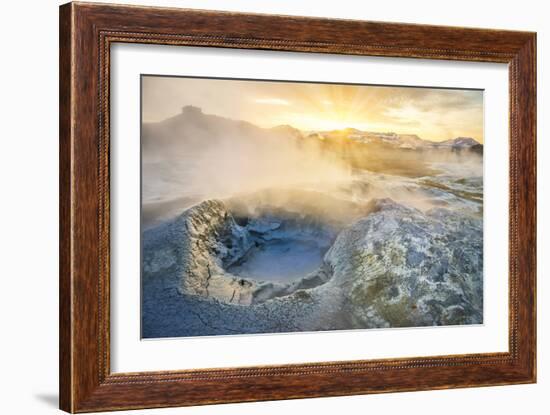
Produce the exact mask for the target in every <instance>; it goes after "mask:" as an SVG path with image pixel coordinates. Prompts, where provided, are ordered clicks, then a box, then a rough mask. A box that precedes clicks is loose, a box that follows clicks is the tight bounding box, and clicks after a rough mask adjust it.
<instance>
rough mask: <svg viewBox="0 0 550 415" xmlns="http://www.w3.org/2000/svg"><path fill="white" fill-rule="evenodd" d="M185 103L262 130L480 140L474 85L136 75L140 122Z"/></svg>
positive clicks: (477, 94)
mask: <svg viewBox="0 0 550 415" xmlns="http://www.w3.org/2000/svg"><path fill="white" fill-rule="evenodd" d="M184 105H194V106H198V107H201V108H202V109H203V111H204V112H205V113H207V114H215V115H219V116H222V117H227V118H232V119H239V120H245V121H249V122H251V123H253V124H256V125H258V126H260V127H266V128H269V127H274V126H277V125H282V124H288V125H292V126H293V127H295V128H299V129H301V130H304V131H310V130H317V131H319V130H334V129H343V128H348V127H351V128H357V129H359V130H364V131H376V132H395V133H398V134H417V135H418V136H420V137H421V138H424V139H427V140H432V141H443V140H447V139H450V138H456V137H459V136H463V137H472V138H474V139H476V140H477V141H478V142H480V143H483V91H480V90H456V89H455V90H452V89H439V88H414V87H393V86H371V85H342V84H318V83H296V82H266V81H238V80H223V79H203V78H180V77H163V76H143V77H142V111H143V113H142V116H143V121H144V122H156V121H162V120H164V119H166V118H169V117H171V116H174V115H176V114H178V113H179V112H180V109H181V107H182V106H184Z"/></svg>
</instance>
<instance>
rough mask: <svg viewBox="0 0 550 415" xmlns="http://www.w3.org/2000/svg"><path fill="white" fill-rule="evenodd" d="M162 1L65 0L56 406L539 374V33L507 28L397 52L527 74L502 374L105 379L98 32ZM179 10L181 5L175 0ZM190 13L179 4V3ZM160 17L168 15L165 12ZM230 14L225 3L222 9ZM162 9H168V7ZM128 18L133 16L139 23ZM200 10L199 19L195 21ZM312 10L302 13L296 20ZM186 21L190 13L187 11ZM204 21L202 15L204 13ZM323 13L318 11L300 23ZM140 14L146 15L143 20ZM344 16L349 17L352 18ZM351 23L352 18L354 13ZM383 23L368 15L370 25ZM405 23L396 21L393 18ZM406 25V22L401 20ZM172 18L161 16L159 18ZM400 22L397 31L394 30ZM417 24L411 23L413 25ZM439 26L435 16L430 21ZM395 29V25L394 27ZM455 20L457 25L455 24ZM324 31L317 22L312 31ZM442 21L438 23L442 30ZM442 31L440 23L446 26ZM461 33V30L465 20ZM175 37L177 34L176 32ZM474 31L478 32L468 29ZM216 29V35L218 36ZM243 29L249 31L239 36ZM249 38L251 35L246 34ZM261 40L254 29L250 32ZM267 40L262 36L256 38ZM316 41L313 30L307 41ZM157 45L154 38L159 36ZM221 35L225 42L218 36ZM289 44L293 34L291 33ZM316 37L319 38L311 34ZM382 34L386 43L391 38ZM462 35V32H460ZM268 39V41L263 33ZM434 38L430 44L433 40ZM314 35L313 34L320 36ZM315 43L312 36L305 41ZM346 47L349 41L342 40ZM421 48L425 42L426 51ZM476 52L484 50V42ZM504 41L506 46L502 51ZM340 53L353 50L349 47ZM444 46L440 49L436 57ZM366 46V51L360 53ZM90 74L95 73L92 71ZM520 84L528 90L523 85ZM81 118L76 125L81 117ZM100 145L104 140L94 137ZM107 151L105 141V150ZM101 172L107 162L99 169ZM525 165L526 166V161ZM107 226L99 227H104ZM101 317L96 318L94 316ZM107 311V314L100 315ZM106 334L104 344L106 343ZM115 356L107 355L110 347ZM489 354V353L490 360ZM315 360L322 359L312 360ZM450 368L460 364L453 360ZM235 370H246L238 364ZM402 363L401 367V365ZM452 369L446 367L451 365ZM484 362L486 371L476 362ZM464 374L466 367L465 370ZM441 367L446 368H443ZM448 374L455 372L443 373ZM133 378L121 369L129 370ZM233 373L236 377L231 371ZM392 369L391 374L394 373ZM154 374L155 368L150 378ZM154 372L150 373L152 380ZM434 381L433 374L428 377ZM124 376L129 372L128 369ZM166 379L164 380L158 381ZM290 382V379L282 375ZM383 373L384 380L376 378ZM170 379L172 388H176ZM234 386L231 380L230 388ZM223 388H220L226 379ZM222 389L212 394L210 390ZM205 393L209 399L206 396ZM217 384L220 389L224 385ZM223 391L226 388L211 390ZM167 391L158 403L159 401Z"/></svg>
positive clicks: (194, 400) (115, 406)
mask: <svg viewBox="0 0 550 415" xmlns="http://www.w3.org/2000/svg"><path fill="white" fill-rule="evenodd" d="M154 10H157V8H148V9H145V8H139V7H134V8H131V7H127V6H115V5H105V4H103V5H101V4H90V3H69V4H66V5H63V6H61V7H60V170H61V171H60V303H59V308H60V408H61V409H63V410H65V411H67V412H89V411H105V410H121V409H137V408H151V407H165V406H187V405H200V404H208V403H227V402H245V401H252V400H254V401H256V400H273V399H293V398H306V397H315V396H343V395H351V394H363V393H380V392H397V391H407V390H425V389H442V388H450V387H471V386H489V385H503V384H511V383H531V382H534V381H535V380H536V332H535V330H536V327H535V323H536V315H535V308H534V307H535V301H536V298H534V297H535V285H536V281H535V278H536V270H535V268H534V267H535V264H536V234H535V231H536V216H535V214H536V211H535V210H536V207H535V206H534V205H531V203H535V202H536V195H535V190H536V189H535V188H536V166H534V165H533V164H532V163H533V162H534V161H535V160H536V154H535V152H536V142H535V141H536V138H535V137H536V102H535V101H536V91H535V90H534V88H536V67H535V65H536V36H535V34H534V33H525V32H517V33H511V32H506V31H504V32H502V33H503V36H505V38H504V40H502V41H499V42H497V43H496V44H495V45H494V47H493V48H492V49H493V50H497V52H496V53H498V55H491V56H489V55H487V56H481V55H480V53H481V52H483V50H484V49H482V50H481V52H480V50H479V49H478V48H477V47H474V48H473V49H472V51H473V52H472V53H474V52H475V53H477V54H476V58H475V59H470V58H468V56H469V55H468V53H467V51H468V50H470V49H466V50H465V51H458V52H460V53H458V52H457V53H458V55H456V54H454V52H453V50H450V49H449V50H443V51H442V52H441V51H439V52H438V50H436V49H434V50H433V51H432V52H430V51H429V50H430V49H429V48H424V50H423V51H420V52H419V51H416V49H414V48H413V49H414V50H410V51H409V50H407V51H405V49H406V48H405V49H403V51H401V52H396V53H397V54H398V55H399V56H401V55H402V57H427V58H431V59H442V58H447V59H456V58H458V59H460V60H483V61H494V62H497V61H498V62H505V61H506V62H508V63H510V61H511V60H513V61H514V62H515V63H516V65H517V69H518V72H519V74H520V82H518V88H517V91H516V95H515V97H518V95H519V99H518V101H519V105H518V106H517V108H519V109H521V111H520V112H519V114H518V120H517V122H518V135H517V139H518V141H520V143H519V144H518V147H517V148H518V153H517V159H519V160H518V162H519V167H520V169H523V172H522V174H521V175H520V178H519V191H518V194H517V200H518V203H519V202H521V203H520V204H521V206H522V209H521V211H520V212H519V223H518V225H519V230H520V234H521V235H522V241H520V242H519V248H520V249H519V252H520V253H521V256H522V258H521V260H520V264H521V265H520V270H522V274H521V278H520V281H519V284H518V285H519V288H520V292H521V294H520V296H519V299H518V300H519V301H518V303H519V304H521V307H520V309H521V310H522V311H520V312H519V323H520V329H521V331H520V333H519V336H520V339H519V345H520V347H519V355H520V356H519V359H518V360H515V359H514V363H510V362H508V363H504V361H503V363H502V364H500V365H496V366H494V367H489V366H487V369H491V370H488V371H487V372H491V373H493V374H494V375H495V376H497V375H499V376H500V378H499V379H500V380H497V379H496V378H494V377H492V375H491V376H489V375H488V374H487V373H486V371H482V370H474V369H475V368H476V367H477V366H480V365H484V363H483V362H480V364H479V365H477V364H475V365H474V364H472V365H471V366H468V365H466V366H464V368H465V371H464V373H463V374H461V373H456V372H457V371H456V370H453V371H447V372H446V371H445V368H446V366H445V365H441V367H439V366H440V365H435V366H434V367H432V368H430V369H429V373H431V374H432V375H434V376H433V378H434V379H435V376H436V375H438V376H439V379H440V381H439V382H436V383H434V382H432V381H429V379H428V380H427V381H425V382H424V383H422V384H416V385H415V386H410V385H409V384H406V382H405V383H403V382H402V380H403V379H406V375H407V374H406V373H405V371H404V370H403V371H401V370H400V371H399V372H398V371H397V370H392V371H389V372H387V373H391V375H388V376H386V378H388V380H390V381H392V379H393V381H394V383H395V386H394V387H390V388H387V385H386V386H380V385H378V386H377V385H374V386H373V385H370V383H369V384H368V385H367V384H365V383H364V382H366V381H368V382H372V380H373V379H375V377H376V375H374V374H368V373H374V372H366V371H364V372H362V371H357V372H354V373H356V374H357V375H356V376H351V377H349V374H350V373H351V369H350V370H349V371H348V370H338V371H335V372H334V373H330V372H326V373H324V374H316V375H312V374H309V373H303V375H304V376H309V377H310V379H313V376H315V379H316V380H317V381H322V382H324V384H323V385H320V386H319V387H316V388H314V387H311V386H309V387H306V386H304V384H305V383H304V382H301V383H298V386H301V388H302V390H301V391H300V392H296V391H293V392H292V393H290V392H288V391H286V392H285V390H284V389H288V385H287V386H285V387H283V385H284V384H285V383H287V381H286V379H289V378H286V379H285V380H283V378H281V379H279V378H278V376H276V375H273V376H271V375H265V374H256V375H252V376H247V375H246V376H242V377H241V376H239V377H241V378H242V379H240V380H239V381H237V380H235V379H231V378H232V376H228V377H227V379H228V382H227V383H228V384H227V385H225V383H222V382H220V379H214V378H209V379H208V378H207V379H202V380H201V379H197V380H196V381H193V380H191V381H189V382H175V383H172V382H168V383H164V381H161V382H159V383H150V382H149V381H147V382H141V385H140V384H139V383H135V382H133V381H131V379H129V378H128V379H127V380H128V382H122V383H120V382H119V383H116V382H115V383H113V382H109V377H110V376H107V378H106V379H104V378H103V377H102V375H101V373H100V372H101V371H102V366H101V363H100V362H99V360H98V359H100V358H101V357H99V356H98V353H100V352H101V350H102V349H103V348H104V347H105V344H101V342H100V341H98V339H95V337H97V336H101V327H102V326H101V324H100V323H98V321H97V320H98V319H99V318H101V317H102V316H98V315H97V313H98V312H100V310H99V308H98V307H99V306H98V303H100V302H101V300H100V298H101V294H100V295H99V296H98V293H97V291H98V288H99V289H101V287H98V285H97V281H96V280H95V279H94V278H95V277H94V275H95V272H96V270H97V269H98V266H99V264H100V262H101V260H100V261H98V257H99V256H100V250H99V249H98V247H97V246H96V244H95V242H94V241H97V239H98V238H97V236H98V233H99V227H100V222H101V220H100V219H98V217H97V215H98V212H99V211H98V209H100V206H99V205H100V203H101V202H98V200H96V198H95V196H96V192H97V191H98V189H99V187H98V186H97V184H98V183H99V182H98V179H99V180H101V177H102V175H101V174H102V173H101V172H100V171H95V170H94V171H92V169H90V166H96V167H99V163H100V159H101V157H99V158H98V154H97V153H98V149H97V148H96V147H94V143H96V140H99V138H98V133H97V128H96V127H97V126H98V114H99V113H100V112H101V110H102V109H101V108H100V107H99V104H98V103H97V102H92V101H93V100H92V99H91V97H92V96H93V95H94V94H96V92H97V87H98V82H99V81H98V79H96V78H97V75H98V74H100V71H101V68H100V67H99V65H98V62H99V61H100V58H99V56H98V54H99V53H100V50H99V49H96V47H98V45H99V39H100V38H101V33H102V30H103V29H111V25H114V27H118V26H117V25H120V24H121V23H120V22H121V21H122V22H124V18H125V16H122V17H121V15H120V14H121V13H123V12H128V14H129V16H128V18H127V19H130V23H131V24H129V26H128V29H129V30H130V29H132V28H134V31H135V30H136V29H135V28H136V27H138V26H136V25H138V24H143V27H141V26H140V27H138V29H139V31H141V30H143V31H145V32H147V30H150V28H151V27H153V26H152V25H153V24H154V23H155V19H156V20H160V19H161V18H163V19H167V18H168V17H170V16H168V17H167V16H166V14H167V13H166V9H163V8H158V10H164V11H163V12H160V11H159V12H158V14H159V15H154V16H153V15H152V12H151V11H154ZM179 10H181V9H179ZM145 11H147V12H148V13H147V14H148V16H145V17H154V19H152V20H147V21H146V20H144V19H143V18H140V19H137V17H136V16H139V13H138V12H144V14H145ZM182 12H183V10H182ZM188 12H189V13H190V14H191V17H189V19H190V22H191V23H192V24H191V25H190V26H191V27H192V28H193V27H194V26H193V25H195V24H199V23H200V20H203V19H204V18H205V16H204V15H207V16H208V17H209V18H210V17H211V16H212V17H214V18H215V16H216V14H215V13H217V12H209V13H202V12H197V11H190V10H189V11H188ZM229 14H230V13H223V16H225V17H223V18H222V19H221V20H222V21H225V20H227V19H226V18H227V16H228V15H229ZM160 15H162V16H160ZM220 15H222V13H220ZM163 16H164V17H163ZM239 16H240V17H243V16H244V17H246V18H250V19H252V24H254V23H255V21H256V20H258V21H259V20H261V21H263V22H265V19H267V17H268V16H266V15H264V17H261V18H260V17H258V16H252V15H246V14H242V15H241V14H235V15H234V17H235V18H236V17H239ZM132 19H136V21H133V20H132ZM193 19H195V20H193ZM299 19H304V18H296V20H299ZM184 20H185V19H184ZM198 20H199V21H198ZM308 21H311V22H314V23H315V22H316V23H319V21H317V20H315V19H310V20H306V19H304V20H303V21H302V22H304V23H305V22H308ZM140 22H141V23H140ZM171 22H172V23H173V27H175V31H176V33H179V31H180V30H182V28H183V23H182V22H181V21H179V20H178V21H177V23H175V20H170V19H169V20H168V27H170V24H171ZM322 23H323V24H326V23H330V21H329V20H323V21H322ZM342 24H346V25H348V24H349V25H351V24H352V23H350V22H346V23H344V22H342ZM354 24H355V23H354ZM375 24H379V25H380V26H384V23H369V25H375ZM244 26H245V29H244V32H248V33H252V35H253V34H254V31H255V30H256V28H255V27H252V26H251V27H249V26H248V23H246V24H245V25H244ZM394 26H395V27H397V29H399V27H401V25H400V24H396V25H393V26H392V27H394ZM403 26H405V25H403ZM163 27H164V26H163ZM395 27H394V29H395ZM407 27H408V28H409V29H411V28H415V26H411V25H408V26H407ZM434 28H435V26H434ZM397 29H396V30H397ZM449 29H450V28H449ZM194 30H198V34H193V35H192V36H191V37H197V36H198V37H200V36H203V38H204V36H206V39H210V40H212V39H213V38H212V37H208V36H207V35H201V33H202V32H203V30H202V29H200V30H199V29H196V28H195V29H194ZM316 30H317V32H318V31H319V30H320V29H319V28H317V29H316ZM434 30H435V29H434ZM438 30H439V31H444V30H445V29H444V28H439V29H438ZM457 30H459V31H461V30H463V29H460V28H458V29H457ZM464 32H465V33H467V34H468V33H469V34H470V35H473V32H474V31H472V30H468V29H466V30H464ZM481 33H482V34H483V33H491V36H489V37H490V38H494V37H495V33H496V32H490V31H486V32H481ZM168 36H170V35H169V34H168ZM470 38H471V36H470ZM216 39H217V40H216ZM242 39H244V38H242ZM213 40H214V41H212V42H210V41H208V42H206V43H209V44H210V43H211V46H212V47H216V46H218V47H236V48H257V47H258V44H257V43H253V44H239V43H238V42H237V43H236V44H234V43H233V42H232V41H231V39H224V38H223V36H222V37H219V36H218V37H214V39H213ZM244 40H246V39H244ZM252 40H255V39H252ZM262 42H264V41H263V40H262V41H261V42H260V43H262ZM308 42H309V40H307V39H306V41H305V43H308ZM151 43H158V42H151ZM218 43H219V45H218ZM291 43H292V42H291ZM310 43H311V42H310ZM383 43H384V44H385V43H386V42H383ZM455 43H456V42H455ZM262 44H263V43H262ZM266 44H267V47H266V49H268V50H271V49H277V48H276V47H275V46H273V45H272V44H271V43H269V42H267V43H266ZM428 44H430V42H428ZM312 45H313V43H312ZM301 47H302V46H299V45H298V46H296V45H293V44H288V45H286V44H285V45H284V46H282V47H281V48H282V49H283V50H286V49H288V50H294V51H298V50H301V49H300V48H301ZM307 48H309V46H308V47H307ZM366 48H367V46H366V45H360V47H359V49H358V53H359V52H361V51H363V52H364V54H370V53H367V52H366V51H367V49H366ZM346 50H347V49H346ZM419 50H420V49H419ZM311 51H314V52H321V53H322V52H327V51H328V49H326V48H325V47H324V46H323V45H322V44H318V45H317V44H316V45H313V46H311ZM476 51H477V52H476ZM501 51H502V52H501ZM340 53H345V54H347V53H350V52H349V51H348V52H345V51H342V52H340ZM441 53H442V55H440V54H441ZM359 54H363V53H359ZM380 54H381V55H382V56H391V55H392V53H391V52H390V51H389V50H385V51H384V52H383V53H382V52H380ZM90 74H92V75H94V76H91V77H90V76H89V75H90ZM522 94H523V95H522ZM77 119H78V121H79V122H78V124H76V120H77ZM96 144H97V143H96ZM100 151H101V150H100ZM97 170H99V169H97ZM520 171H521V170H520ZM99 234H100V233H99ZM94 316H95V317H97V318H94ZM103 317H105V316H103ZM107 344H108V343H107ZM107 356H108V355H107ZM489 363H490V362H485V364H489ZM314 365H315V364H314ZM453 367H454V366H453ZM238 369H242V368H236V370H237V371H238ZM398 369H399V368H398ZM449 369H450V367H449ZM478 369H482V368H481V367H479V368H478ZM426 370H428V369H427V368H424V367H423V365H419V366H418V367H417V368H409V369H406V371H407V373H409V372H410V374H411V375H414V374H418V373H421V371H422V373H424V372H426ZM463 375H464V376H463ZM442 376H443V377H442ZM445 376H454V377H451V378H447V379H446V380H445ZM125 377H126V376H122V378H125ZM234 377H237V376H234ZM338 377H340V378H345V379H346V381H348V380H349V379H353V383H351V380H349V382H350V383H349V389H346V390H342V389H341V388H340V389H339V388H335V387H333V386H334V385H333V383H335V382H336V381H335V378H338ZM392 377H393V378H392ZM152 378H155V379H156V377H155V375H153V376H152ZM155 379H151V380H155ZM430 379H431V378H430ZM122 380H124V379H122ZM157 380H158V379H157ZM283 381H284V382H283ZM375 383H376V382H375ZM169 385H170V386H169ZM225 386H227V387H226V388H225V389H224V387H225ZM247 386H248V388H253V389H256V390H257V391H258V392H260V396H259V397H256V398H250V397H249V396H246V397H244V398H243V395H242V393H241V392H242V391H243V390H245V389H247ZM220 387H221V389H220ZM214 391H215V392H214ZM204 393H206V397H205V395H204ZM220 393H221V395H220ZM214 395H218V396H219V398H216V399H214V398H212V396H214ZM159 400H160V401H159Z"/></svg>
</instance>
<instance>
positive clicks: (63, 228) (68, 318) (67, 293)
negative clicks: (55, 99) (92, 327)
mask: <svg viewBox="0 0 550 415" xmlns="http://www.w3.org/2000/svg"><path fill="white" fill-rule="evenodd" d="M73 35H74V20H73V5H72V4H71V3H68V4H64V5H61V6H59V409H62V410H64V411H66V412H74V409H75V408H74V394H73V390H74V368H73V353H74V349H73V330H72V328H73V319H72V298H73V289H72V238H71V230H72V212H73V206H72V177H71V176H72V159H73V128H72V127H73V123H74V111H73V80H74V73H73V65H72V61H73V58H74V54H73V47H74V39H73Z"/></svg>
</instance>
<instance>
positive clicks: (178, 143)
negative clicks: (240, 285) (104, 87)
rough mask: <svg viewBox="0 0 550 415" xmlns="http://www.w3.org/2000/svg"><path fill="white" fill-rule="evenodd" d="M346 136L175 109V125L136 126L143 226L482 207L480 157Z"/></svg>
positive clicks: (169, 122) (193, 109) (426, 145)
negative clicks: (226, 208)
mask: <svg viewBox="0 0 550 415" xmlns="http://www.w3.org/2000/svg"><path fill="white" fill-rule="evenodd" d="M349 135H350V132H349V131H345V130H344V131H334V132H329V133H326V134H325V136H323V137H317V136H315V135H312V134H310V135H308V134H307V133H304V132H301V131H299V130H296V129H294V128H292V127H290V126H280V127H276V128H272V129H263V128H259V127H257V126H254V125H253V124H250V123H246V122H242V121H235V120H229V119H226V118H222V117H218V116H215V115H207V114H203V113H202V110H200V109H199V108H196V107H191V106H187V107H184V108H183V109H182V113H181V114H180V115H178V116H175V117H173V118H170V119H168V120H165V121H163V122H161V123H155V124H145V125H144V126H143V138H142V139H143V181H142V183H143V212H144V220H145V222H149V221H155V220H157V219H159V218H162V217H167V216H170V215H173V214H176V213H179V212H181V211H182V209H184V208H187V207H189V206H191V205H193V204H196V203H199V202H201V201H203V200H207V199H224V200H226V201H228V203H231V204H234V205H235V206H237V205H238V206H241V208H242V206H243V202H244V201H246V203H245V204H246V209H248V214H250V212H251V211H253V210H254V209H255V207H257V206H259V205H261V204H266V203H268V204H269V205H271V206H274V207H284V208H285V209H287V210H289V209H290V210H295V211H299V212H302V213H314V214H315V215H317V216H324V217H329V218H330V219H338V220H339V221H342V220H343V221H351V220H353V219H355V218H357V217H360V216H362V215H364V214H365V213H366V211H365V209H366V208H365V206H366V205H367V204H368V202H369V201H371V200H372V199H378V198H391V199H393V200H395V201H397V202H400V203H403V204H406V205H409V206H412V207H416V208H418V209H421V210H427V209H430V208H433V207H438V206H447V205H449V203H450V202H452V203H453V205H454V206H455V207H456V206H459V207H461V206H463V207H465V208H469V207H471V206H469V203H470V202H472V203H476V202H480V201H481V200H482V155H481V154H477V153H475V152H472V151H451V149H450V148H449V149H445V148H444V149H442V148H431V147H430V142H426V141H423V140H421V139H419V138H418V137H413V138H412V140H413V141H412V142H413V143H416V144H418V143H420V144H418V145H422V149H421V150H419V149H409V148H405V149H404V148H399V147H395V146H388V145H387V144H385V143H383V142H382V144H380V143H378V142H375V143H374V144H373V143H370V144H368V145H366V144H364V143H356V142H355V143H354V142H353V141H351V140H350V138H349ZM406 138H407V137H406ZM408 139H409V140H411V138H410V137H408ZM416 144H415V145H416ZM453 198H454V199H457V200H450V199H453ZM235 201H237V202H235ZM474 212H477V213H479V209H478V207H477V206H476V207H475V209H474Z"/></svg>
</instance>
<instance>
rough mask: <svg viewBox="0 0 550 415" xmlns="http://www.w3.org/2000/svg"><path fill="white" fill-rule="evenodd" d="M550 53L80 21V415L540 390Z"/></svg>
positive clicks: (197, 22)
mask: <svg viewBox="0 0 550 415" xmlns="http://www.w3.org/2000/svg"><path fill="white" fill-rule="evenodd" d="M535 62H536V35H535V33H529V32H513V31H502V30H489V29H469V28H468V29H467V28H456V27H440V26H425V25H409V24H395V23H381V22H366V21H352V20H330V19H318V18H303V17H288V16H271V15H259V14H258V15H252V14H238V13H224V12H211V11H197V10H184V9H169V8H152V7H134V6H119V5H107V4H86V3H69V4H66V5H63V6H61V8H60V407H61V409H63V410H65V411H67V412H92V411H105V410H121V409H138V408H153V407H170V406H184V405H200V404H207V403H224V402H244V401H260V400H272V399H291V398H305V397H317V396H341V395H353V394H367V393H379V392H399V391H412V390H426V389H442V388H459V387H473V386H490V385H507V384H518V383H531V382H535V381H536V324H535V318H536V314H535V311H536V307H535V298H536V295H535V289H536V275H535V269H536V267H535V261H536V171H535V168H536V162H535V159H536V142H535V139H536V108H535V102H536V73H535V68H536V65H535Z"/></svg>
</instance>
